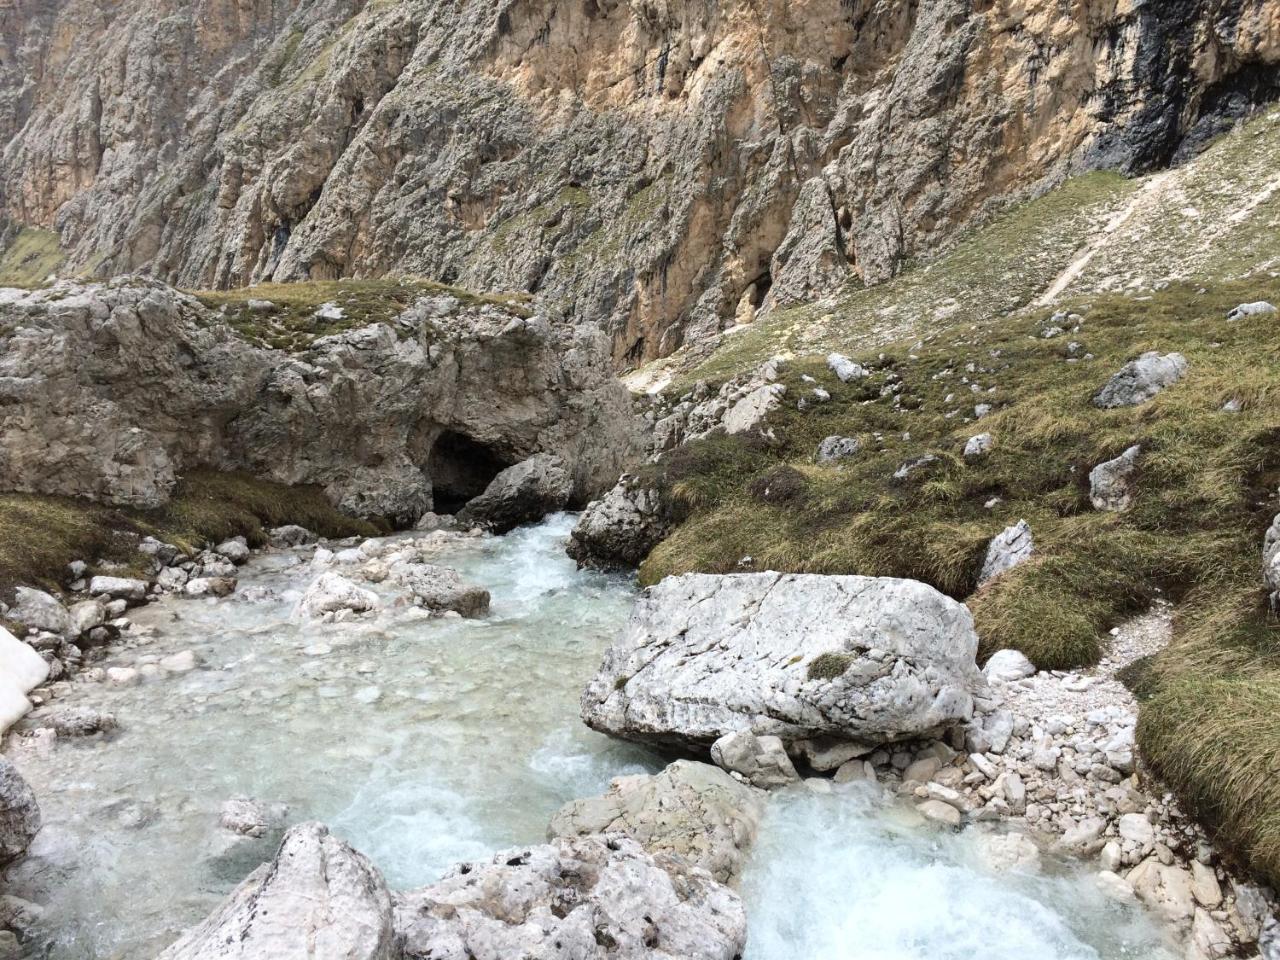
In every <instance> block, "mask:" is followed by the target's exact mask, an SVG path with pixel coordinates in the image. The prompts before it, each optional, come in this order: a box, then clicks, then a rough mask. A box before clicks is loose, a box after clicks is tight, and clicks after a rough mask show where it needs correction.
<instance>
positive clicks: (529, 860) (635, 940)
mask: <svg viewBox="0 0 1280 960" xmlns="http://www.w3.org/2000/svg"><path fill="white" fill-rule="evenodd" d="M395 899H396V908H395V926H396V934H397V936H398V937H399V938H400V942H401V944H402V948H403V950H404V956H405V958H406V960H426V958H440V960H446V958H447V960H463V958H469V957H475V958H483V960H508V958H512V960H514V958H517V957H521V958H522V957H529V958H535V957H536V958H537V960H734V958H736V957H740V956H741V955H742V950H743V947H744V946H745V945H746V939H747V922H746V914H745V913H744V911H743V908H742V901H741V900H740V899H739V898H738V895H737V894H736V893H734V892H733V891H732V890H730V889H729V888H728V887H726V886H724V885H722V884H719V883H717V882H716V881H715V880H713V879H712V878H711V875H710V874H708V873H707V872H706V871H705V870H701V869H698V868H696V867H693V866H691V865H690V864H689V863H688V862H687V861H685V860H683V859H682V858H680V857H675V856H672V855H670V854H665V853H659V854H651V853H649V852H647V851H646V850H645V849H644V848H643V847H642V846H641V845H640V844H639V843H637V842H636V841H634V840H632V839H631V838H629V837H625V836H623V835H621V834H613V835H610V836H585V837H570V838H557V839H555V840H552V841H551V842H549V843H546V844H543V845H540V846H535V847H517V848H515V849H512V850H504V851H502V852H501V853H498V854H495V855H494V856H493V857H492V858H489V859H487V860H483V861H477V862H473V863H466V864H459V865H458V866H456V867H454V868H452V869H451V870H450V871H449V872H448V873H446V874H445V875H444V877H443V878H442V879H441V880H439V881H438V882H437V883H434V884H432V885H431V886H429V887H425V888H423V889H421V890H415V891H412V892H409V893H405V894H397V895H396V898H395Z"/></svg>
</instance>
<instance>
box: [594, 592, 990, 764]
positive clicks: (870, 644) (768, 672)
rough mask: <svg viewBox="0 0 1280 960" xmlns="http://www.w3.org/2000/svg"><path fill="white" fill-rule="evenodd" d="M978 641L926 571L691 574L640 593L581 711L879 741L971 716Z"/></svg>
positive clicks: (657, 725) (704, 731) (703, 743)
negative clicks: (905, 574) (927, 581)
mask: <svg viewBox="0 0 1280 960" xmlns="http://www.w3.org/2000/svg"><path fill="white" fill-rule="evenodd" d="M976 650H977V636H976V634H975V633H974V632H973V623H972V619H971V618H970V616H969V612H968V611H967V610H966V609H965V608H964V607H963V606H962V605H961V604H958V603H956V602H955V601H953V600H950V599H949V598H947V597H945V596H943V595H942V594H940V593H938V592H937V591H936V590H934V589H933V588H931V587H928V586H926V585H924V584H922V583H916V582H914V581H910V580H893V579H889V578H881V579H873V578H869V577H836V576H832V577H825V576H817V575H785V576H784V575H780V574H775V573H761V574H738V575H727V576H715V575H705V574H688V575H685V576H680V577H670V578H668V579H666V580H664V581H662V582H661V583H659V584H658V585H657V586H654V587H651V588H649V590H647V591H646V593H645V595H644V596H643V597H642V598H641V599H640V600H639V601H638V602H637V604H636V608H635V611H634V612H633V614H632V617H631V622H630V624H629V626H628V628H627V631H626V633H625V634H624V635H623V636H622V637H621V638H619V639H618V640H617V641H616V642H615V643H614V644H613V645H612V646H611V647H610V648H609V651H608V653H607V654H606V655H605V659H604V663H603V664H602V665H601V667H600V670H599V671H598V672H597V674H596V676H595V677H594V678H593V679H592V681H591V682H590V684H589V685H588V686H587V688H586V690H585V691H584V693H583V697H582V715H583V719H585V720H586V722H587V724H588V725H589V726H591V727H594V728H595V729H597V730H601V731H604V732H607V733H611V734H614V735H616V736H621V737H627V738H631V739H637V740H642V741H647V742H652V743H661V744H669V745H674V746H682V747H691V748H695V749H707V748H709V747H710V746H711V744H712V743H713V742H714V741H716V740H717V739H719V738H720V737H722V736H724V735H725V734H727V733H733V732H735V731H738V730H743V729H749V730H751V732H753V733H756V734H758V735H759V734H764V735H777V736H780V737H782V738H783V739H784V740H787V741H800V740H808V739H811V738H815V737H824V736H826V737H832V738H835V739H838V740H847V741H856V742H860V743H870V744H875V743H881V742H884V741H891V740H895V739H901V738H904V737H912V736H920V735H922V734H924V733H926V732H929V731H939V730H942V729H944V728H946V727H947V726H949V725H951V724H955V723H959V722H963V721H965V720H968V719H969V717H970V715H971V712H972V708H973V699H972V698H973V694H974V693H975V692H976V690H977V689H978V687H979V686H980V685H981V677H980V675H979V673H978V670H977V667H976V665H975V663H974V655H975V653H976Z"/></svg>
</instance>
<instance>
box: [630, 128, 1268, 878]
mask: <svg viewBox="0 0 1280 960" xmlns="http://www.w3.org/2000/svg"><path fill="white" fill-rule="evenodd" d="M1277 170H1280V111H1272V112H1271V113H1270V114H1269V115H1267V116H1263V117H1260V118H1258V119H1256V120H1254V121H1252V122H1251V123H1249V124H1246V125H1244V126H1243V127H1242V128H1241V129H1240V130H1238V131H1236V132H1235V133H1233V134H1230V135H1228V136H1226V137H1224V138H1223V139H1222V140H1221V141H1219V142H1218V143H1217V144H1216V145H1215V146H1214V147H1213V148H1212V149H1211V150H1210V151H1208V152H1207V153H1206V154H1205V155H1204V156H1202V157H1201V158H1199V159H1197V160H1196V161H1195V162H1194V163H1192V164H1189V165H1188V166H1186V167H1184V168H1180V169H1178V170H1175V171H1171V172H1167V173H1165V174H1162V175H1159V176H1158V177H1154V178H1149V179H1147V180H1143V181H1133V182H1126V181H1123V180H1119V179H1117V178H1114V177H1110V176H1105V175H1093V176H1090V177H1086V178H1082V179H1080V180H1076V181H1071V182H1068V183H1067V184H1066V185H1065V186H1064V187H1063V188H1062V189H1061V190H1058V191H1055V192H1054V193H1051V194H1049V195H1047V196H1045V197H1042V198H1041V199H1039V200H1036V201H1033V202H1032V203H1029V204H1026V205H1024V206H1023V207H1021V208H1019V209H1018V210H1016V211H1014V212H1012V213H1011V214H1010V215H1008V216H1006V217H1004V218H1002V219H1001V220H1000V221H998V222H997V223H995V224H993V225H991V226H990V227H988V228H986V229H983V230H979V231H976V232H974V233H973V234H971V235H970V236H968V237H967V238H965V239H964V240H963V241H962V242H961V243H960V244H958V245H957V246H956V247H955V248H954V249H953V250H952V251H951V252H950V253H948V254H947V255H945V256H942V257H940V258H939V259H937V260H936V261H934V262H933V263H931V264H917V265H913V266H912V267H911V269H909V270H907V271H906V272H904V274H903V275H902V276H900V277H898V278H897V279H895V280H894V281H892V282H890V283H888V284H885V285H884V286H881V287H877V288H874V289H869V290H868V289H850V290H848V291H846V292H845V293H844V294H842V295H840V296H838V297H834V298H832V299H830V300H828V301H824V302H821V303H816V304H810V305H806V306H801V307H795V308H791V309H787V310H780V311H776V312H774V313H773V314H772V315H771V316H768V317H766V318H765V319H763V320H761V321H759V322H757V323H756V324H754V325H752V326H751V327H748V328H745V329H742V330H739V331H736V332H734V333H732V334H730V335H727V336H726V337H724V338H723V341H722V343H721V345H720V347H719V348H718V349H717V350H716V351H715V352H714V354H712V355H711V356H710V358H709V359H703V360H701V361H696V360H695V361H693V362H690V360H689V358H676V360H675V361H674V363H672V364H670V365H669V366H673V367H675V368H676V371H677V373H676V377H675V383H676V387H675V389H674V390H673V392H674V393H676V394H678V393H680V392H683V390H684V389H686V388H687V387H688V386H689V385H691V384H692V383H694V382H695V381H697V380H700V379H704V380H707V381H709V382H710V383H711V384H712V385H713V386H714V385H715V384H717V383H718V382H720V381H722V380H725V379H728V378H730V377H732V376H734V375H736V374H739V373H742V372H744V371H747V370H750V369H752V368H754V367H755V366H756V365H757V364H758V363H760V362H761V361H763V360H765V359H767V358H769V357H772V356H783V357H788V358H790V362H789V363H788V364H787V366H786V372H785V374H784V380H785V382H786V385H787V388H788V389H787V394H786V402H785V403H784V405H783V406H782V407H781V408H780V409H778V410H777V411H776V412H775V413H774V414H773V415H772V416H771V418H770V421H769V424H768V426H769V427H770V428H771V432H772V435H773V437H774V438H775V439H774V440H773V441H772V442H765V441H763V440H761V439H759V438H756V439H753V438H749V437H724V436H720V437H712V438H708V439H706V440H703V441H699V442H697V443H695V444H692V445H690V446H689V447H687V448H685V449H683V450H680V451H677V452H676V453H675V454H672V455H670V456H668V457H667V458H666V459H665V460H664V461H662V462H660V463H659V464H657V465H653V466H651V467H650V468H648V469H649V471H650V473H651V475H652V479H654V480H656V481H658V482H659V483H660V484H661V485H662V486H664V487H665V488H666V489H667V491H668V493H669V495H670V496H671V498H672V499H673V500H674V501H675V504H676V505H677V507H678V509H679V511H680V512H681V513H682V514H683V515H684V516H685V517H686V519H685V520H684V522H683V523H682V525H681V526H680V527H678V528H677V530H676V531H675V533H674V534H673V535H672V536H671V537H670V538H669V539H668V540H667V541H666V542H664V543H662V544H661V545H659V546H658V547H657V548H656V549H655V550H654V551H653V553H652V554H651V555H650V556H649V557H648V559H647V560H646V561H645V563H644V564H643V566H642V568H641V578H642V580H644V581H645V582H654V581H656V580H658V579H659V578H661V577H663V576H666V575H668V574H672V573H679V572H684V571H691V570H701V571H710V572H729V571H737V570H763V569H775V570H786V571H811V572H822V573H860V574H869V575H893V576H904V577H912V578H916V579H920V580H924V581H926V582H928V583H931V584H934V585H935V586H937V587H938V588H939V589H941V590H943V591H945V592H947V593H949V594H951V595H952V596H955V597H957V598H962V599H964V600H965V601H966V602H967V603H968V604H969V605H970V607H971V609H972V610H973V613H974V617H975V620H976V622H977V626H978V630H979V634H980V636H981V638H982V654H983V655H984V656H985V655H987V654H989V653H990V652H992V651H994V650H996V649H998V648H1002V647H1016V648H1018V649H1021V650H1023V651H1025V652H1026V653H1027V654H1028V655H1029V656H1030V657H1031V658H1032V659H1033V660H1035V661H1036V662H1037V663H1038V664H1039V665H1040V666H1041V667H1054V668H1063V667H1072V666H1077V665H1082V664H1089V663H1091V662H1093V661H1095V660H1096V659H1097V658H1098V657H1099V655H1100V653H1101V651H1102V650H1103V649H1104V644H1105V642H1106V633H1107V630H1108V629H1109V628H1110V627H1111V626H1112V625H1113V624H1115V623H1117V622H1118V621H1119V620H1120V619H1122V618H1123V617H1125V616H1126V615H1128V614H1130V613H1131V612H1133V611H1136V610H1139V609H1142V608H1144V607H1145V606H1146V605H1147V604H1148V603H1149V602H1150V600H1151V599H1152V598H1153V597H1155V596H1157V595H1161V596H1166V597H1169V598H1170V599H1172V600H1174V601H1175V602H1176V603H1177V616H1176V620H1175V629H1174V638H1173V641H1172V643H1171V645H1170V647H1169V648H1168V649H1166V650H1165V651H1163V652H1162V653H1160V654H1158V655H1157V656H1155V657H1154V658H1152V659H1151V660H1150V661H1145V662H1142V663H1141V664H1140V666H1139V668H1138V669H1136V670H1134V671H1132V677H1131V679H1132V681H1133V682H1134V684H1135V687H1136V689H1137V690H1138V691H1139V695H1140V699H1141V701H1142V708H1141V718H1140V723H1139V730H1138V736H1139V743H1140V746H1141V748H1142V750H1143V753H1144V756H1145V757H1146V759H1147V761H1148V762H1149V763H1150V764H1151V766H1152V767H1153V768H1154V769H1155V770H1156V772H1157V773H1158V774H1159V775H1160V776H1161V777H1162V778H1163V779H1164V780H1165V781H1166V782H1167V783H1168V784H1170V785H1171V786H1172V787H1173V788H1174V789H1175V790H1176V791H1177V793H1178V794H1179V796H1180V797H1181V799H1182V801H1183V802H1184V804H1186V805H1187V806H1188V807H1189V808H1190V809H1192V810H1193V811H1194V812H1195V813H1196V814H1197V815H1198V816H1199V817H1200V819H1201V820H1202V821H1203V822H1204V823H1206V824H1207V825H1208V826H1210V827H1211V828H1212V829H1215V830H1216V831H1217V832H1218V834H1219V838H1220V840H1221V841H1222V842H1223V843H1224V845H1225V846H1226V848H1227V849H1228V850H1229V851H1232V852H1234V853H1235V854H1236V855H1237V856H1238V858H1239V859H1240V860H1241V861H1242V862H1244V863H1247V864H1248V865H1249V866H1251V867H1252V868H1253V869H1254V870H1255V871H1256V872H1257V873H1258V874H1259V875H1260V876H1261V877H1263V878H1264V879H1266V880H1267V881H1268V882H1270V883H1271V884H1273V885H1280V778H1277V777H1276V776H1275V769H1274V767H1275V757H1277V756H1280V711H1277V710H1276V706H1275V705H1276V704H1277V703H1280V627H1278V622H1277V619H1276V616H1275V614H1273V613H1272V611H1270V610H1269V608H1268V604H1267V598H1266V595H1265V590H1264V587H1263V584H1262V579H1261V548H1262V539H1263V535H1264V532H1265V530H1266V528H1267V526H1268V524H1269V523H1270V521H1271V519H1272V517H1273V516H1274V515H1275V514H1276V513H1277V511H1280V495H1278V492H1277V488H1278V487H1280V316H1277V315H1275V314H1271V315H1265V316H1259V317H1254V318H1250V319H1246V320H1241V321H1238V322H1231V321H1228V320H1227V319H1226V314H1227V312H1228V311H1229V310H1230V309H1231V308H1232V307H1234V306H1236V305H1237V304H1239V303H1242V302H1247V301H1255V300H1269V301H1271V302H1273V303H1277V304H1280V273H1278V271H1280V175H1278V174H1276V173H1275V171H1277ZM1055 311H1065V312H1070V313H1074V314H1077V315H1078V317H1079V318H1080V319H1078V320H1077V319H1072V320H1070V321H1066V322H1064V321H1062V320H1058V321H1055V322H1052V325H1056V326H1062V327H1065V328H1066V329H1065V330H1064V332H1062V333H1061V334H1060V335H1053V336H1048V337H1046V336H1045V335H1044V334H1045V332H1046V329H1047V328H1048V327H1049V326H1050V325H1051V320H1050V318H1051V316H1052V314H1053V313H1054V312H1055ZM833 349H834V350H841V351H843V352H846V353H849V354H850V355H851V356H853V357H854V359H857V360H860V361H861V362H862V363H863V364H864V365H866V366H868V367H869V368H871V369H872V371H873V372H872V374H871V376H870V377H868V378H867V379H866V380H863V381H859V382H856V383H850V384H843V383H840V382H839V380H838V379H837V378H836V377H835V376H834V375H833V374H832V373H831V372H830V371H829V370H828V369H827V367H826V364H825V362H824V360H823V357H824V355H825V353H826V352H827V351H829V350H833ZM1147 350H1158V351H1160V352H1170V351H1178V352H1181V353H1182V354H1184V355H1185V356H1186V358H1187V360H1188V361H1189V364H1190V366H1189V370H1188V372H1187V374H1186V376H1185V377H1184V379H1183V380H1182V381H1181V382H1179V383H1178V384H1176V385H1175V386H1173V387H1171V388H1169V389H1167V390H1166V391H1165V392H1164V393H1162V394H1161V395H1159V396H1158V397H1157V398H1155V399H1154V400H1152V401H1150V402H1148V403H1146V404H1143V405H1141V406H1138V407H1134V408H1126V409H1120V410H1110V411H1104V410H1099V409H1096V408H1095V407H1093V406H1092V404H1091V403H1090V399H1091V397H1092V396H1093V394H1094V393H1095V392H1096V391H1097V390H1098V389H1099V388H1100V387H1101V386H1102V385H1103V384H1104V383H1105V382H1106V381H1107V379H1108V378H1109V377H1110V376H1111V375H1112V374H1113V373H1114V372H1115V371H1116V370H1118V369H1119V368H1120V367H1121V366H1122V365H1123V364H1124V363H1125V362H1127V361H1128V360H1131V359H1133V358H1134V357H1136V356H1137V355H1139V354H1140V353H1142V352H1144V351H1147ZM814 387H821V388H823V389H825V390H827V391H829V393H830V394H831V400H830V401H829V402H826V403H820V404H817V405H816V406H811V407H810V408H809V409H808V410H805V411H801V410H799V409H798V408H797V403H796V402H797V400H798V399H799V398H800V397H801V396H803V395H805V394H806V393H809V392H811V391H812V390H813V388H814ZM1229 402H1230V403H1231V404H1232V407H1238V409H1235V410H1232V409H1224V406H1225V405H1227V404H1228V403H1229ZM977 404H989V405H990V406H991V408H992V409H991V411H990V412H989V413H987V414H986V415H985V416H983V417H982V418H981V419H976V415H975V409H974V408H975V406H976V405H977ZM978 433H990V434H991V435H992V437H993V439H994V448H993V449H992V450H991V451H990V453H988V454H987V455H986V456H984V457H981V458H977V459H972V460H966V459H965V457H964V456H963V449H964V446H965V442H966V441H967V440H968V438H970V437H971V436H973V435H975V434H978ZM832 435H838V436H847V437H856V438H858V440H859V441H860V442H861V450H860V451H859V453H857V454H856V455H855V456H853V457H852V458H850V459H848V460H845V461H842V462H841V463H839V464H835V465H819V464H818V463H817V462H816V457H815V454H816V451H817V448H818V445H819V443H820V442H821V441H822V440H823V438H825V437H827V436H832ZM1133 444H1140V445H1141V446H1142V450H1143V453H1142V456H1141V458H1140V461H1139V472H1138V477H1137V496H1136V498H1135V500H1134V503H1133V505H1132V507H1131V509H1130V510H1128V511H1127V512H1124V513H1104V512H1099V511H1097V510H1095V509H1093V507H1092V505H1091V503H1090V501H1089V496H1088V490H1089V486H1088V473H1089V471H1090V469H1092V467H1093V466H1095V465H1096V464H1098V463H1099V462H1101V461H1104V460H1107V459H1110V458H1113V457H1115V456H1117V455H1118V454H1119V453H1120V452H1122V451H1123V450H1125V449H1126V448H1128V447H1130V446H1131V445H1133ZM926 456H928V457H932V458H933V459H932V460H930V461H929V462H927V463H926V464H924V465H923V466H920V467H918V468H916V469H914V470H912V471H910V472H909V473H908V474H907V475H906V476H905V477H895V472H896V471H898V469H899V467H901V466H902V465H903V464H905V463H907V462H908V461H911V460H913V459H916V458H922V457H926ZM1020 519H1025V520H1026V521H1028V523H1029V524H1030V526H1031V529H1032V532H1033V536H1034V538H1035V544H1036V552H1035V555H1034V557H1033V559H1032V560H1031V561H1029V562H1028V563H1026V564H1024V565H1022V566H1020V567H1017V568H1015V569H1014V570H1012V571H1010V572H1009V573H1007V574H1005V575H1004V576H1002V577H1000V578H998V579H996V580H995V581H993V582H991V583H989V584H988V585H986V586H985V587H982V588H978V586H977V579H978V572H979V570H980V567H981V563H982V558H983V556H984V553H985V551H986V548H987V545H988V543H989V542H990V539H991V537H992V536H994V535H995V534H996V533H998V532H999V531H1000V530H1002V529H1003V528H1004V527H1006V526H1008V525H1010V524H1012V523H1015V522H1017V521H1018V520H1020Z"/></svg>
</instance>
